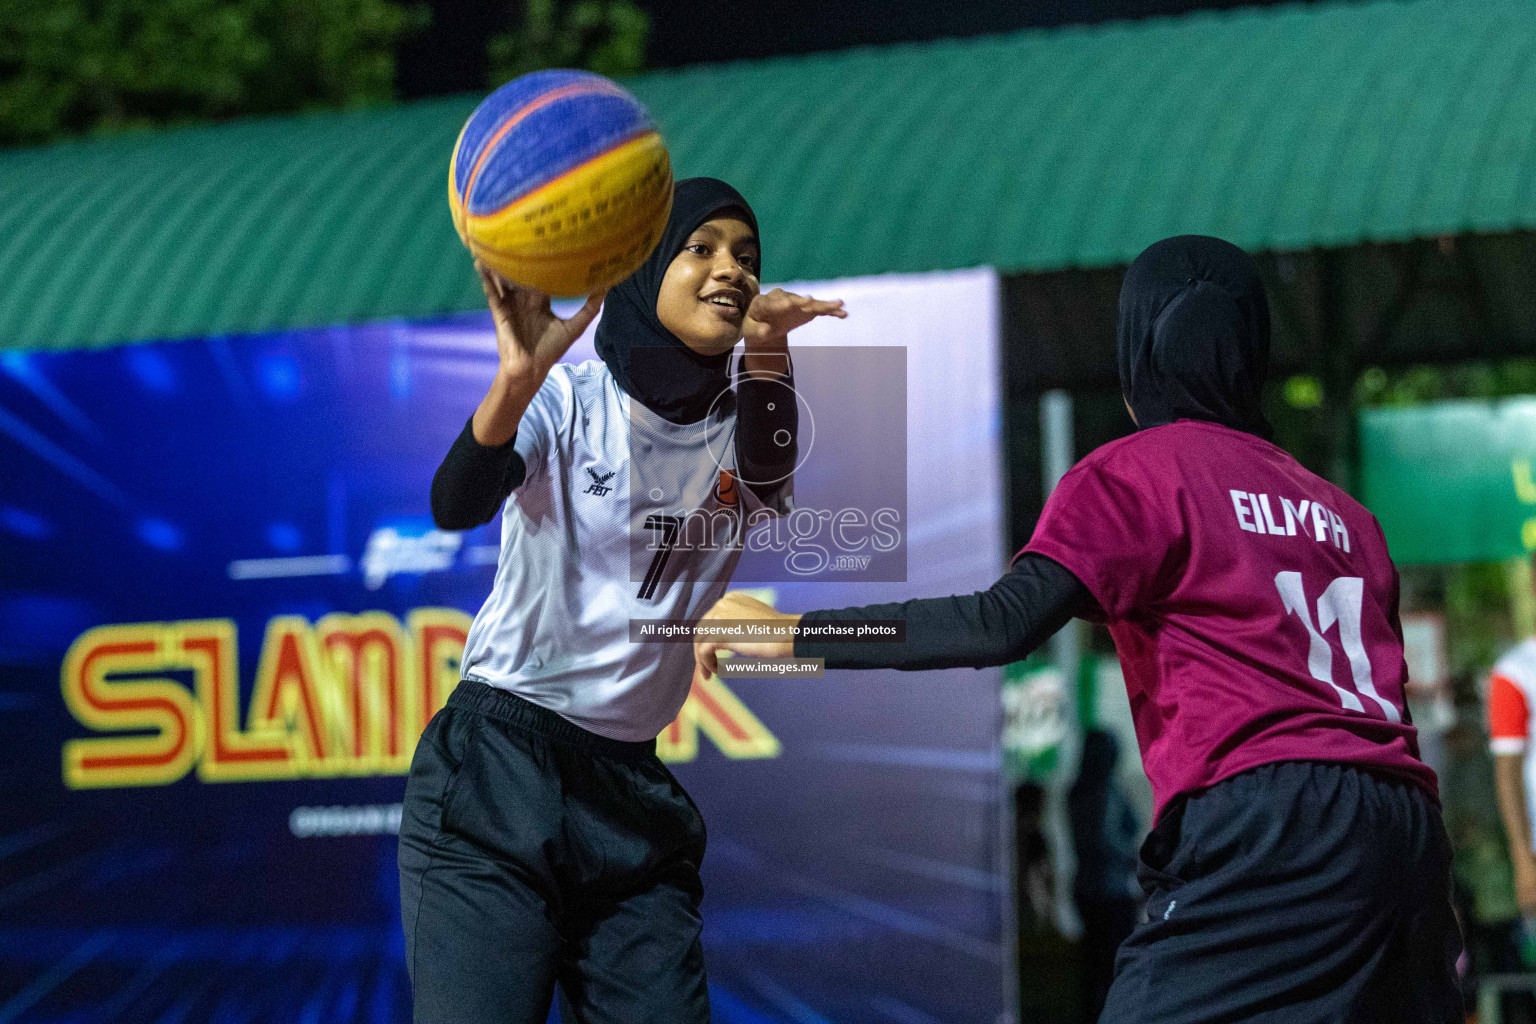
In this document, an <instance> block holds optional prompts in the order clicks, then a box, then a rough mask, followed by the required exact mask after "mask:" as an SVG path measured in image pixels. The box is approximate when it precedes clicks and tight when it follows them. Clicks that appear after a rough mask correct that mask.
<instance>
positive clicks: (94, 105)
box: [0, 0, 428, 144]
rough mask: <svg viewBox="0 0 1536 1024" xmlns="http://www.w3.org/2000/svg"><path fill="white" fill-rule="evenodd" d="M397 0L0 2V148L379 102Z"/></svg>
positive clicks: (420, 10)
mask: <svg viewBox="0 0 1536 1024" xmlns="http://www.w3.org/2000/svg"><path fill="white" fill-rule="evenodd" d="M427 18H428V12H427V10H426V8H425V7H422V6H417V5H408V4H406V3H400V2H396V0H45V2H42V3H39V2H38V0H0V143H9V144H16V143H35V142H44V141H47V140H50V139H54V138H58V137H61V136H67V135H74V134H82V133H90V132H110V131H124V130H132V129H136V128H141V127H146V126H149V125H155V124H165V123H175V122H178V121H187V120H206V119H215V118H223V117H230V116H235V115H240V114H272V113H283V112H287V111H295V110H304V109H309V108H314V107H346V106H360V105H366V104H372V103H380V102H387V101H389V100H391V99H392V98H393V96H394V78H395V49H396V47H397V45H398V44H399V42H400V40H401V39H403V38H404V37H405V36H406V35H408V34H409V33H411V32H413V31H415V30H416V29H418V28H420V27H422V26H423V25H425V23H426V21H427Z"/></svg>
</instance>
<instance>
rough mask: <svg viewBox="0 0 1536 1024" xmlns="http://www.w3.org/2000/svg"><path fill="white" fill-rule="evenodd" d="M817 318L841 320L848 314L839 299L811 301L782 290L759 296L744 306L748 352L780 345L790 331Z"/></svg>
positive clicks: (743, 330)
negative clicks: (745, 309)
mask: <svg viewBox="0 0 1536 1024" xmlns="http://www.w3.org/2000/svg"><path fill="white" fill-rule="evenodd" d="M819 316H835V317H837V318H838V319H839V320H842V319H846V318H847V316H848V311H847V310H846V309H844V308H843V300H842V299H814V298H812V297H811V296H809V295H796V294H795V293H794V292H787V291H785V290H784V289H783V288H775V289H774V290H773V291H771V292H768V293H766V294H763V295H759V296H758V297H757V298H755V299H753V300H752V305H750V306H748V307H747V322H746V325H745V326H744V327H743V328H742V337H743V339H744V340H745V341H746V343H747V351H749V352H750V351H752V350H753V349H754V348H758V347H761V346H763V345H773V344H775V343H778V342H782V341H783V340H784V338H785V337H786V336H788V334H789V332H790V331H792V330H794V329H795V328H796V327H803V326H805V325H806V324H808V323H810V322H811V321H812V320H814V319H816V318H817V317H819Z"/></svg>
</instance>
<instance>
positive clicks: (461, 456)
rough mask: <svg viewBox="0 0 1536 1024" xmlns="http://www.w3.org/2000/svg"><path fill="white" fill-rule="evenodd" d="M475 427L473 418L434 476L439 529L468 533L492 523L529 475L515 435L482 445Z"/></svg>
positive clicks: (434, 510) (434, 508)
mask: <svg viewBox="0 0 1536 1024" xmlns="http://www.w3.org/2000/svg"><path fill="white" fill-rule="evenodd" d="M473 424H474V417H470V419H469V420H468V421H466V422H465V424H464V429H463V430H461V431H460V432H459V436H458V437H457V438H455V439H454V442H453V447H452V448H450V449H448V454H447V455H446V456H444V457H443V464H442V465H441V466H438V467H437V473H436V474H435V475H434V476H433V477H432V521H433V522H434V523H436V524H437V526H438V528H439V529H443V530H469V529H473V528H474V527H476V526H480V525H483V524H485V523H488V522H490V521H491V520H492V519H494V518H496V513H497V512H498V511H499V510H500V509H501V503H502V502H504V501H506V500H507V495H509V494H511V493H512V492H513V491H514V490H516V489H517V488H518V487H520V486H522V483H523V480H524V479H526V478H527V475H528V467H527V465H526V464H525V463H524V462H523V457H522V456H521V455H519V454H518V453H517V449H516V448H515V447H514V445H515V443H516V441H517V438H516V437H515V436H514V437H513V438H512V440H510V441H508V442H507V443H506V444H503V445H496V446H494V447H492V446H490V445H483V444H481V443H480V442H479V441H476V440H475V434H474V429H473Z"/></svg>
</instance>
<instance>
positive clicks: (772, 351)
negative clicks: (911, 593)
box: [400, 178, 845, 1024]
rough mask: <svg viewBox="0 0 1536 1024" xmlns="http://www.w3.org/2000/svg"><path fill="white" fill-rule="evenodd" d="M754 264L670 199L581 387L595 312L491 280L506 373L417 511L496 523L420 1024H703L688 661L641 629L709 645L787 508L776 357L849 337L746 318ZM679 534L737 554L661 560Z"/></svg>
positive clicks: (705, 181)
mask: <svg viewBox="0 0 1536 1024" xmlns="http://www.w3.org/2000/svg"><path fill="white" fill-rule="evenodd" d="M760 260H761V257H760V243H759V239H758V231H757V222H756V219H755V217H754V216H753V213H752V210H751V208H750V207H749V206H748V205H747V202H746V200H745V199H743V198H742V197H741V196H740V194H738V193H737V192H736V191H735V190H734V189H732V188H731V187H730V186H728V185H726V184H725V183H723V182H720V181H715V180H713V179H709V178H693V179H688V180H685V181H681V182H678V184H677V186H676V189H675V193H674V202H673V206H672V214H671V217H670V219H669V221H668V224H667V227H666V230H665V232H664V233H663V236H662V240H661V242H660V243H659V244H658V245H657V248H656V250H655V252H654V253H653V254H652V255H651V257H650V259H649V260H648V261H647V262H646V264H645V265H644V266H643V267H641V269H640V270H638V271H636V273H635V274H634V275H632V276H631V277H629V278H627V279H626V280H624V281H623V282H621V283H620V284H618V285H617V286H615V287H614V289H613V290H612V291H611V292H609V293H608V296H607V299H606V307H605V310H604V313H603V318H602V320H601V321H600V322H599V323H598V327H597V338H596V345H597V351H598V354H599V355H600V356H601V357H602V360H601V361H593V362H587V363H583V364H581V365H579V366H570V365H565V364H558V363H557V361H558V360H559V359H560V357H561V356H562V355H564V353H565V351H566V350H567V349H568V348H569V347H570V345H571V343H572V342H573V341H574V340H575V339H576V338H577V337H578V336H579V335H580V334H581V333H582V331H583V330H585V329H586V327H587V326H588V325H589V324H590V323H591V322H592V320H593V318H594V317H595V316H596V314H597V310H598V307H599V303H600V302H602V301H603V299H602V297H601V296H593V297H591V298H589V299H588V301H587V303H586V305H585V306H583V307H582V309H581V311H580V312H578V313H577V314H576V315H575V316H574V317H572V318H571V319H570V320H568V321H561V320H559V319H557V318H555V317H554V316H553V314H552V313H551V312H550V308H549V300H548V298H547V297H545V296H543V295H540V294H537V293H534V292H530V291H527V290H525V289H519V288H514V287H512V286H510V285H507V284H505V283H503V282H500V281H499V280H497V279H494V278H492V277H491V276H490V275H489V274H487V273H485V272H484V271H482V275H481V276H482V279H483V282H484V284H485V286H486V295H487V298H488V299H489V301H490V305H491V309H492V312H493V314H494V317H495V321H496V334H497V347H498V350H499V353H500V367H499V370H498V372H497V377H496V381H495V383H494V384H493V385H492V387H491V390H490V392H489V393H488V394H487V395H486V397H485V399H484V401H482V402H481V404H480V407H479V408H478V409H477V410H476V411H475V414H474V416H473V417H472V418H471V420H470V421H469V423H467V424H466V425H465V428H464V431H463V432H462V433H461V434H460V436H459V438H458V440H457V441H456V442H455V443H454V446H453V449H452V450H451V451H450V452H449V454H448V457H447V458H446V459H445V460H444V462H443V465H442V467H441V468H440V469H439V470H438V473H437V476H436V478H435V479H434V480H433V485H432V509H433V517H434V519H435V520H436V521H437V523H438V525H439V526H441V527H443V528H446V529H466V528H469V527H472V526H477V525H479V524H481V523H485V522H489V521H490V520H491V519H492V518H493V517H494V516H495V515H496V514H497V512H498V510H500V512H501V554H500V560H499V562H498V565H497V569H496V581H495V585H494V587H493V589H492V591H491V595H490V597H489V598H488V599H487V600H486V602H485V605H484V606H483V607H482V608H481V610H480V613H479V614H478V615H477V616H476V617H475V621H474V625H473V626H472V627H471V629H470V633H469V640H468V643H467V645H466V647H465V651H464V659H463V664H462V669H461V673H462V677H463V681H462V682H461V683H460V684H459V686H458V687H457V688H456V689H455V690H454V692H453V694H452V696H451V697H450V698H449V701H448V704H447V706H446V707H445V708H444V709H443V710H442V711H441V712H439V713H438V714H437V715H436V716H435V717H434V718H433V720H432V721H431V723H430V724H429V725H428V726H427V729H426V731H425V733H424V734H423V735H422V738H421V742H420V744H419V745H418V746H417V749H416V755H415V758H414V760H413V763H412V765H411V774H410V779H409V781H408V783H407V786H406V795H405V809H404V818H403V821H402V824H401V830H400V888H401V914H402V918H403V924H404V928H405V938H406V958H407V965H408V967H409V969H410V972H411V980H412V986H413V990H414V999H415V1011H416V1019H417V1020H418V1021H420V1022H423V1024H427V1022H430V1024H447V1022H454V1021H464V1022H471V1021H472V1022H491V1021H495V1022H504V1024H542V1022H543V1021H544V1020H545V1018H546V1015H547V1014H548V1012H549V1008H550V1004H551V1000H552V997H553V993H554V990H555V986H556V984H557V983H558V985H559V989H560V992H561V994H562V996H563V998H562V1001H561V1005H562V1008H563V1009H564V1010H565V1011H566V1019H567V1020H572V1019H574V1021H575V1022H578V1024H596V1022H599V1021H603V1022H609V1021H612V1022H623V1024H641V1022H646V1021H654V1022H666V1024H702V1022H704V1021H707V1020H708V1019H709V1001H708V991H707V988H706V985H705V978H704V965H703V954H702V948H701V945H700V940H699V934H700V924H701V920H700V917H699V900H700V898H701V896H702V887H701V884H700V881H699V864H700V861H701V859H702V857H703V853H704V822H703V820H702V818H701V817H700V815H699V812H698V809H697V808H696V807H695V806H694V804H693V802H692V800H690V799H689V797H688V795H687V794H686V793H685V792H684V791H683V789H682V787H681V786H680V785H679V784H678V783H677V780H676V779H674V778H673V777H672V774H671V773H670V772H669V771H668V770H667V768H666V767H665V766H664V765H663V764H662V763H661V762H660V761H659V760H657V758H656V754H655V737H656V735H657V734H658V733H659V732H660V731H661V730H662V729H663V728H665V727H666V726H667V725H668V724H669V723H670V722H671V721H672V719H673V718H675V717H676V715H677V713H678V711H679V709H680V708H681V707H682V705H683V702H684V700H685V699H686V698H687V696H688V691H689V687H690V684H691V680H692V673H693V656H692V651H691V650H690V649H689V647H688V645H686V644H633V643H631V642H630V638H629V622H630V620H631V619H687V620H693V619H696V618H698V617H699V615H700V614H702V613H703V611H704V610H705V609H706V608H708V607H709V606H710V605H711V604H712V603H714V601H715V600H716V599H718V598H719V597H720V596H721V595H722V594H723V593H724V591H725V587H726V585H727V583H728V582H729V580H730V578H731V574H732V573H733V572H734V570H735V567H736V562H737V560H738V558H739V557H740V554H741V541H742V537H743V534H744V532H745V528H746V525H747V524H748V523H749V522H752V521H754V520H755V518H756V515H754V514H758V515H760V514H774V513H783V512H786V511H788V509H789V502H790V500H791V499H790V474H791V473H792V471H793V468H794V464H795V450H794V445H793V444H792V443H791V444H789V445H784V444H782V443H779V444H776V443H775V438H777V439H778V440H779V441H782V440H783V439H784V438H786V437H789V438H792V437H793V435H794V428H795V426H796V424H795V415H796V411H795V402H793V401H788V402H786V401H784V400H783V395H784V393H785V392H784V390H783V386H784V383H785V382H786V381H787V380H788V370H789V353H788V348H787V344H786V337H787V335H788V332H789V331H790V330H792V329H794V328H796V327H798V326H800V325H802V324H805V323H807V322H809V321H810V320H812V319H813V318H815V317H817V316H835V317H841V316H844V315H845V314H844V312H843V309H842V303H841V302H821V301H817V300H815V299H811V298H808V297H805V296H798V295H792V294H789V293H786V292H782V291H778V290H775V291H774V292H772V293H770V294H768V295H759V294H758V281H759V277H760V274H761V267H760ZM743 337H745V339H746V342H747V345H746V352H745V355H744V356H743V357H742V366H741V368H740V369H741V373H740V377H739V380H738V386H737V388H736V389H735V390H734V391H733V390H732V389H731V387H730V385H731V380H730V376H729V373H728V370H727V366H728V362H729V359H730V354H731V352H732V350H733V349H734V347H735V345H736V344H737V342H739V341H741V340H742V339H743ZM774 398H777V399H778V401H776V402H775V401H774V400H773V399H774ZM738 481H739V482H740V484H742V486H738ZM509 495H510V496H511V500H510V501H508V500H506V499H507V498H508V496H509ZM503 503H505V504H504V507H503ZM679 512H682V513H684V514H685V515H686V514H689V513H692V514H701V515H703V516H706V517H707V518H708V519H709V521H710V522H711V523H712V524H716V527H717V528H718V524H719V523H720V522H721V521H722V520H723V521H724V522H726V523H727V524H729V528H728V530H727V533H728V536H725V537H724V538H723V540H721V539H720V535H719V533H718V532H717V533H716V534H715V537H716V540H717V542H716V543H713V544H708V543H698V544H693V543H690V544H682V545H676V546H674V545H673V543H672V540H673V538H674V531H675V524H676V523H677V522H678V519H679V517H678V513H679ZM656 541H660V543H656ZM637 555H638V556H639V557H638V559H637V557H636V556H637Z"/></svg>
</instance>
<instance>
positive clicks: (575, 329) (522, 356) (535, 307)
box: [475, 260, 603, 387]
mask: <svg viewBox="0 0 1536 1024" xmlns="http://www.w3.org/2000/svg"><path fill="white" fill-rule="evenodd" d="M475 270H477V271H478V272H479V274H480V286H481V287H482V288H484V289H485V298H486V301H487V302H488V303H489V304H490V307H491V319H492V320H493V321H494V322H495V324H496V353H497V356H498V358H499V359H500V367H499V369H500V372H501V373H502V374H504V375H506V376H507V377H508V378H510V379H513V380H517V381H521V382H527V383H530V384H532V385H533V386H534V387H537V386H538V385H539V384H541V383H543V380H544V378H545V376H547V375H548V374H549V368H550V367H552V366H554V365H555V364H556V363H557V362H559V361H560V357H561V356H563V355H565V353H566V350H567V349H569V348H570V347H571V344H572V343H573V342H574V341H575V340H576V339H577V338H579V337H581V333H582V332H583V331H585V330H586V329H587V327H588V326H590V325H591V323H592V319H593V318H594V317H596V316H597V311H598V310H599V309H600V308H602V305H603V295H602V293H597V294H594V295H589V296H587V301H586V304H585V305H583V306H582V307H581V309H579V310H577V311H576V315H575V316H573V317H571V318H570V319H569V320H562V319H560V318H559V317H558V316H555V314H554V311H553V310H552V309H551V308H550V305H549V296H548V295H545V294H544V293H543V292H541V291H536V290H534V289H532V288H524V287H523V286H521V285H515V284H512V283H510V282H508V281H506V280H505V279H503V278H502V277H501V276H500V275H498V274H496V273H495V272H493V271H492V270H491V269H490V268H489V267H487V266H485V265H484V264H483V263H481V262H480V261H479V260H476V261H475Z"/></svg>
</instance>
